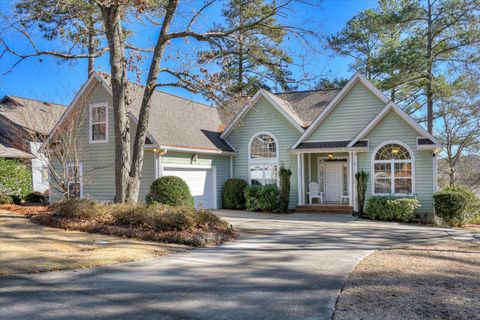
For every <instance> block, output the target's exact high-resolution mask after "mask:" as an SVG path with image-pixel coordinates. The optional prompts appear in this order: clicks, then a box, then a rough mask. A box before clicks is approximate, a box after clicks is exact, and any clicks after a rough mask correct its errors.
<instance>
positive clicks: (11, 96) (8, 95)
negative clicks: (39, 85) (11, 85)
mask: <svg viewBox="0 0 480 320" xmlns="http://www.w3.org/2000/svg"><path fill="white" fill-rule="evenodd" d="M5 97H8V98H14V99H15V98H17V99H25V100H30V101H36V102H41V103H46V104H50V105H57V106H62V107H66V105H64V104H61V103H56V102H51V101H44V100H38V99H32V98H26V97H20V96H15V95H11V94H7V95H5Z"/></svg>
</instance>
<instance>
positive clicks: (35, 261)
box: [0, 210, 189, 275]
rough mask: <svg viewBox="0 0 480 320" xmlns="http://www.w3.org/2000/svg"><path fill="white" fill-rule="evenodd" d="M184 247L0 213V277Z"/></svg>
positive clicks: (134, 257)
mask: <svg viewBox="0 0 480 320" xmlns="http://www.w3.org/2000/svg"><path fill="white" fill-rule="evenodd" d="M188 248H189V247H187V246H181V245H173V244H161V243H152V242H145V241H138V240H132V239H124V238H119V237H112V236H105V235H99V234H91V233H85V232H79V231H67V230H61V229H54V228H49V227H45V226H40V225H37V224H34V223H31V222H30V220H29V219H28V218H26V217H25V216H23V215H22V214H18V213H9V212H7V211H4V210H0V275H8V274H17V273H31V272H43V271H53V270H64V269H78V268H86V267H92V266H100V265H109V264H115V263H121V262H127V261H134V260H139V259H145V258H151V257H156V256H160V255H165V254H169V253H173V252H178V251H184V250H186V249H188Z"/></svg>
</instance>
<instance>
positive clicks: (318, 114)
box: [47, 73, 440, 212]
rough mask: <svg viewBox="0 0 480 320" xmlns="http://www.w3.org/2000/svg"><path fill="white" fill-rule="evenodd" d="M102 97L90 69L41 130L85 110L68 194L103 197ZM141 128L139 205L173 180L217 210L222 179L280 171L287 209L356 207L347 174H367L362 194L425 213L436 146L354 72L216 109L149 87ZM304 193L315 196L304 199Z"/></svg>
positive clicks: (107, 148)
mask: <svg viewBox="0 0 480 320" xmlns="http://www.w3.org/2000/svg"><path fill="white" fill-rule="evenodd" d="M129 90H131V91H130V103H129V117H130V119H131V120H132V121H131V123H132V130H131V131H132V134H134V132H135V124H136V121H137V118H138V113H139V108H140V105H141V98H142V93H143V87H142V86H140V85H135V84H130V85H129ZM111 99H112V93H111V88H110V83H109V81H108V77H105V76H104V75H102V74H99V73H94V74H93V75H92V76H91V77H90V78H89V80H88V81H87V82H86V83H85V84H84V85H83V87H82V88H81V90H80V91H79V93H78V94H77V96H76V97H75V99H74V100H73V101H72V103H71V104H70V106H69V107H68V110H67V112H65V114H64V115H63V116H62V118H61V119H60V121H59V122H58V123H57V125H56V127H55V128H54V129H53V130H52V133H51V134H50V137H49V139H50V140H51V141H54V139H55V135H57V134H60V132H61V129H60V128H61V125H62V123H63V121H64V120H65V119H66V118H68V117H69V114H70V113H72V114H74V112H72V111H74V110H85V112H84V113H83V114H84V121H82V123H83V125H82V127H81V128H80V130H81V134H82V136H83V138H82V139H83V141H84V144H85V145H84V147H83V148H82V150H83V151H82V159H81V161H80V163H78V164H76V166H77V168H76V169H77V170H76V171H78V172H82V173H83V174H82V178H81V179H76V180H75V181H72V182H71V183H72V184H73V185H74V186H75V187H74V188H72V190H75V195H77V196H83V197H85V196H90V197H94V198H97V199H102V200H113V197H114V192H115V188H114V145H113V141H114V139H113V113H112V111H111V108H112V100H111ZM147 131H148V135H147V137H148V138H147V143H146V146H145V156H144V166H143V168H144V171H143V173H142V181H141V188H140V189H141V190H140V198H139V201H143V200H144V199H145V195H146V194H147V192H148V189H149V187H150V184H151V183H152V182H153V180H155V179H156V178H158V177H160V176H165V175H175V176H179V177H181V178H183V179H184V180H185V181H186V182H187V184H188V185H189V187H190V190H191V192H192V194H193V196H194V199H195V204H196V205H197V206H202V207H204V208H220V207H221V194H222V189H223V185H224V183H225V181H226V180H227V179H229V178H233V177H234V178H241V179H244V180H245V181H247V182H248V183H249V184H260V185H265V184H278V180H279V177H278V170H279V168H280V166H285V167H289V168H290V169H291V170H292V172H293V174H292V177H291V180H292V181H291V185H292V190H291V193H290V205H291V208H292V209H293V208H295V207H297V208H299V209H300V210H311V208H314V209H315V210H321V208H322V206H328V207H327V208H328V210H333V209H335V208H338V209H342V210H346V211H353V210H357V209H358V208H357V207H356V206H357V205H356V201H355V199H356V187H355V183H356V182H355V173H357V172H359V171H361V170H363V171H366V172H368V173H369V174H370V181H369V183H368V189H367V198H368V197H370V196H374V195H392V196H399V197H402V196H413V195H415V196H417V198H418V199H419V200H420V203H421V205H422V207H421V209H420V210H422V211H425V212H428V211H431V210H432V208H433V207H432V195H433V193H434V191H435V190H436V155H437V153H438V151H439V148H440V144H439V143H438V141H437V139H436V138H435V137H433V136H432V135H431V134H429V133H428V132H427V131H426V130H425V129H424V128H423V127H422V126H420V125H419V124H418V123H417V122H415V121H414V120H413V119H412V118H411V117H410V116H409V115H407V114H406V113H405V112H404V111H403V110H402V109H401V108H399V107H398V106H397V105H396V104H395V103H393V102H391V101H390V99H389V98H387V97H386V96H385V95H384V94H383V93H382V92H381V91H380V90H378V89H377V88H376V87H375V86H374V85H373V84H372V83H370V82H369V81H368V80H367V79H366V78H365V77H363V76H362V75H361V74H358V73H357V74H355V75H354V76H353V77H352V78H351V79H350V81H349V82H348V83H347V84H346V85H345V86H344V87H343V88H336V89H321V90H310V91H296V92H286V93H272V92H269V91H267V90H264V89H261V90H259V91H258V92H257V93H256V94H255V95H254V96H253V97H250V98H247V99H240V98H239V99H236V100H234V101H231V102H230V103H227V104H225V105H223V106H221V107H214V106H209V105H205V104H202V103H198V102H194V101H191V100H188V99H185V98H182V97H179V96H176V95H172V94H169V93H166V92H162V91H156V92H155V93H154V95H153V97H152V109H151V115H150V122H149V125H148V130H147ZM47 143H48V142H47ZM313 191H315V192H316V193H317V194H315V195H316V197H310V195H313ZM317 191H318V192H317ZM61 196H63V195H53V197H54V199H57V198H59V197H61ZM317 202H318V203H317ZM311 206H313V207H311ZM332 208H333V209H332Z"/></svg>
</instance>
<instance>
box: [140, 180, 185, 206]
mask: <svg viewBox="0 0 480 320" xmlns="http://www.w3.org/2000/svg"><path fill="white" fill-rule="evenodd" d="M146 200H147V204H155V203H160V204H166V205H169V206H188V207H192V208H193V206H194V202H193V197H192V194H191V193H190V189H189V188H188V185H187V183H186V182H185V181H184V180H183V179H182V178H179V177H175V176H165V177H161V178H158V179H156V180H155V181H153V182H152V185H151V186H150V192H149V193H148V194H147V197H146Z"/></svg>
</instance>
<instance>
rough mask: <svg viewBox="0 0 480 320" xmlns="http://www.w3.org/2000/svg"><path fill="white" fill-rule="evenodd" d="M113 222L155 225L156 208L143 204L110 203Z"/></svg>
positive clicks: (127, 224)
mask: <svg viewBox="0 0 480 320" xmlns="http://www.w3.org/2000/svg"><path fill="white" fill-rule="evenodd" d="M108 211H109V212H110V214H111V216H112V219H113V222H114V223H116V224H119V225H123V226H131V227H139V226H151V225H153V219H154V218H153V216H154V214H155V213H154V210H153V206H152V207H147V206H145V205H142V204H128V203H112V204H110V205H108Z"/></svg>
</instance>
